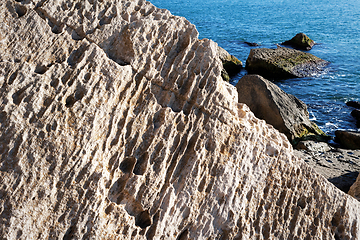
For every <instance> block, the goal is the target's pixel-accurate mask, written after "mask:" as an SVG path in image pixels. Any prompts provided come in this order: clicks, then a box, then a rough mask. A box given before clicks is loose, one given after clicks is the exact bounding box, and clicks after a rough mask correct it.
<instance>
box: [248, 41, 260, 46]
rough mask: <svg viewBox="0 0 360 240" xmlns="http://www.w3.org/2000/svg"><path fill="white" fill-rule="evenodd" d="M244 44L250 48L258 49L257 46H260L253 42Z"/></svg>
mask: <svg viewBox="0 0 360 240" xmlns="http://www.w3.org/2000/svg"><path fill="white" fill-rule="evenodd" d="M244 43H245V44H247V45H249V46H250V47H258V46H260V45H259V44H257V43H255V42H244Z"/></svg>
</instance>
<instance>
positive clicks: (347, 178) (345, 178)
mask: <svg viewBox="0 0 360 240" xmlns="http://www.w3.org/2000/svg"><path fill="white" fill-rule="evenodd" d="M358 175H359V172H349V173H346V174H344V175H341V176H339V177H335V178H330V179H328V180H329V182H331V183H332V184H334V185H335V186H336V187H337V188H339V189H340V190H341V191H343V192H345V193H347V192H348V191H349V189H350V187H351V186H352V185H353V184H354V183H355V181H356V178H357V176H358Z"/></svg>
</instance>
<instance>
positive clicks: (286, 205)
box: [0, 0, 360, 239]
mask: <svg viewBox="0 0 360 240" xmlns="http://www.w3.org/2000/svg"><path fill="white" fill-rule="evenodd" d="M0 31H1V32H0V50H1V53H2V54H1V55H0V91H1V94H0V101H1V103H2V104H1V105H0V123H1V126H0V154H1V158H0V174H1V178H0V179H1V182H0V236H1V237H2V238H5V239H176V238H179V239H186V238H189V239H209V238H210V239H215V238H223V239H232V238H237V239H276V238H279V239H280V238H282V239H291V238H299V239H316V238H318V239H334V238H337V239H346V238H350V239H356V238H358V237H359V227H360V226H359V221H358V216H359V215H360V204H359V203H358V201H357V200H355V199H354V198H352V197H350V196H348V195H346V194H344V193H342V192H341V191H339V190H338V189H336V188H335V187H334V186H332V185H331V184H330V183H329V182H327V181H326V180H325V179H324V178H323V177H321V176H320V175H318V174H317V173H315V172H314V171H313V170H312V169H311V168H310V167H308V166H307V165H306V163H304V162H303V161H302V160H299V159H298V158H296V157H295V156H294V155H293V150H292V147H291V145H290V143H289V142H288V140H287V139H286V137H285V135H283V134H280V133H279V132H278V131H276V130H275V129H274V128H273V127H271V126H269V125H267V124H266V123H265V122H264V121H262V120H259V119H257V118H255V117H254V115H253V113H252V112H250V110H249V109H248V107H247V106H246V105H243V104H238V101H237V100H238V99H237V92H236V89H235V88H234V87H233V86H231V85H229V84H227V83H226V82H224V81H223V80H222V79H221V69H222V63H221V61H220V60H219V59H218V58H217V57H216V56H217V44H216V43H214V42H212V41H210V40H199V39H198V38H197V37H198V33H197V31H196V28H195V27H194V26H193V25H192V24H190V23H189V22H188V21H186V20H185V19H184V18H181V17H174V16H172V15H171V14H170V13H169V12H168V11H167V10H161V9H157V8H155V7H154V6H153V5H152V4H150V3H149V2H146V1H141V0H139V1H138V0H134V1H130V0H123V1H121V0H113V1H111V0H103V1H90V0H85V1H84V0H82V1H80V0H79V1H70V0H58V1H40V0H39V1H35V0H24V1H21V2H19V1H13V0H5V1H1V3H0Z"/></svg>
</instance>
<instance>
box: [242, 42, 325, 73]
mask: <svg viewBox="0 0 360 240" xmlns="http://www.w3.org/2000/svg"><path fill="white" fill-rule="evenodd" d="M328 63H329V62H327V61H325V60H322V59H321V58H318V57H316V56H314V55H312V54H310V53H304V52H301V51H298V50H295V49H290V48H285V47H278V48H277V49H269V48H255V49H251V51H250V54H249V57H248V58H247V60H246V66H245V69H246V70H247V71H248V72H249V73H250V74H259V75H261V76H263V77H265V78H268V79H286V78H297V77H309V76H311V75H313V74H316V73H318V72H320V71H321V70H322V69H323V68H324V67H325V66H326V65H327V64H328Z"/></svg>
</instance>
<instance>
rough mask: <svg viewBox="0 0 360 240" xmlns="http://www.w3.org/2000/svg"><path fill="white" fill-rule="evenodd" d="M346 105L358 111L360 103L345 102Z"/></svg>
mask: <svg viewBox="0 0 360 240" xmlns="http://www.w3.org/2000/svg"><path fill="white" fill-rule="evenodd" d="M346 105H347V106H349V107H354V108H357V109H360V102H358V101H348V102H346Z"/></svg>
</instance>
